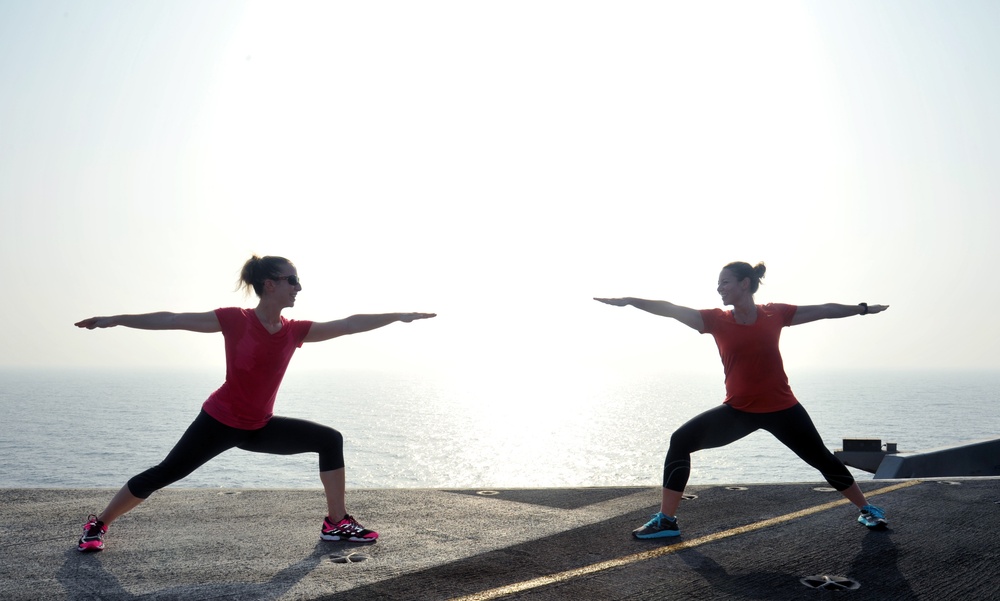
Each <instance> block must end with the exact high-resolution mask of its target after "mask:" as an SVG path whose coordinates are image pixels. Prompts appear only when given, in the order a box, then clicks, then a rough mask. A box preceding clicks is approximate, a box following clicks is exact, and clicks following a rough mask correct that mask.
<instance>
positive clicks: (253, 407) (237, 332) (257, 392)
mask: <svg viewBox="0 0 1000 601" xmlns="http://www.w3.org/2000/svg"><path fill="white" fill-rule="evenodd" d="M215 315H216V317H218V318H219V324H220V325H221V326H222V336H223V337H224V338H225V340H226V382H225V383H224V384H223V385H222V386H221V387H220V388H219V389H218V390H216V391H215V392H213V393H212V395H211V396H209V397H208V400H206V401H205V403H204V404H203V405H202V409H204V410H205V413H207V414H209V415H211V416H212V417H214V418H215V419H217V420H219V421H220V422H222V423H223V424H225V425H227V426H230V427H232V428H239V429H241V430H256V429H258V428H263V427H264V426H265V425H266V424H267V422H268V420H270V419H271V416H272V415H273V413H272V410H273V409H274V399H275V397H276V396H277V395H278V386H280V385H281V379H282V378H284V377H285V370H286V369H287V368H288V362H289V361H291V360H292V353H294V352H295V349H297V348H299V347H300V346H302V342H303V341H304V340H305V337H306V334H308V333H309V328H310V327H311V326H312V322H311V321H296V320H294V319H285V318H284V317H282V318H281V330H279V331H278V332H277V333H276V334H272V333H270V332H268V331H267V328H265V327H264V324H262V323H260V320H259V319H258V318H257V314H256V313H254V310H253V309H240V308H238V307H229V308H225V309H216V310H215Z"/></svg>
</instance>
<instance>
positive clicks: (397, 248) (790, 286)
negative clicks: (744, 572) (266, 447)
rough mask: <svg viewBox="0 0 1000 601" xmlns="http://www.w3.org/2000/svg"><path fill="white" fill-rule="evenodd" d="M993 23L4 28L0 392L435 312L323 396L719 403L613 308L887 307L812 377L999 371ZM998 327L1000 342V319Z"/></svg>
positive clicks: (357, 351) (313, 13) (343, 347)
mask: <svg viewBox="0 0 1000 601" xmlns="http://www.w3.org/2000/svg"><path fill="white" fill-rule="evenodd" d="M997 23H1000V3H998V2H995V1H992V0H984V1H957V2H952V1H944V0H941V1H934V2H928V1H915V0H906V1H902V0H900V1H869V0H866V1H863V2H862V1H858V2H851V1H839V2H835V3H833V2H777V1H774V2H742V1H740V2H694V1H687V2H665V1H662V0H657V1H652V2H611V1H607V2H587V1H579V0H574V1H566V2H557V1H546V0H531V1H525V2H518V1H505V2H469V1H466V0H462V1H455V2H435V1H421V2H280V3H278V2H220V1H210V2H203V1H200V0H199V1H197V2H195V1H178V0H171V1H169V2H168V1H163V2H154V1H150V2H133V1H120V2H119V1H98V0H94V1H88V2H78V1H65V2H55V1H37V0H24V1H12V0H0V203H2V210H3V213H2V221H0V245H2V246H0V249H2V253H3V258H4V264H5V266H6V270H7V273H6V274H5V275H4V280H5V282H6V284H5V286H4V292H3V294H2V295H0V299H2V300H0V302H2V304H3V309H4V310H3V314H4V315H6V316H7V320H8V321H7V324H6V326H5V327H4V335H3V341H4V342H3V345H2V349H0V365H6V366H53V367H55V366H115V365H135V366H149V365H156V366H164V367H174V366H185V367H186V366H193V365H204V366H208V367H211V366H221V365H223V362H224V357H223V350H222V342H221V338H220V337H218V336H215V335H213V336H207V335H203V334H194V333H186V332H166V333H165V332H140V331H135V330H125V329H123V328H117V329H113V330H104V331H95V332H89V331H84V330H78V329H76V328H74V327H73V325H72V324H73V323H74V322H75V321H77V320H79V319H82V318H85V317H89V316H92V315H106V314H113V313H138V312H147V311H155V310H174V311H206V310H211V309H214V308H216V307H219V306H230V305H246V306H251V305H252V304H254V302H255V299H248V298H245V297H243V296H242V295H240V294H238V293H236V292H235V291H234V284H235V280H236V276H237V273H238V270H239V268H240V267H241V265H242V264H243V262H244V261H245V260H246V259H247V258H249V256H250V255H251V254H252V253H255V252H256V253H259V254H278V255H283V256H286V257H288V258H290V259H292V260H293V261H294V262H295V263H296V265H297V267H298V270H299V274H300V275H301V277H302V279H303V284H304V291H303V293H302V294H300V296H299V301H298V304H297V306H296V307H295V308H293V309H291V310H288V311H286V312H285V315H286V316H288V317H292V318H300V319H314V320H327V319H333V318H338V317H342V316H346V315H350V314H353V313H362V312H387V311H433V312H437V313H438V314H439V317H438V318H437V319H434V320H430V321H425V322H418V323H414V324H408V325H404V324H394V325H392V326H390V327H388V328H385V329H383V330H380V331H378V332H374V333H370V334H364V335H361V336H357V337H351V338H349V339H341V340H338V341H333V342H328V343H324V344H323V345H307V346H306V347H305V349H304V350H303V351H300V352H299V353H298V355H297V356H296V359H295V361H294V363H295V364H296V365H298V366H299V367H301V368H305V367H323V366H329V367H362V368H366V367H373V368H389V369H435V370H443V371H450V372H453V373H462V374H467V375H476V374H493V375H498V374H499V375H500V376H501V377H504V378H518V377H520V374H524V373H532V372H533V371H534V372H537V373H550V370H551V372H553V373H558V370H557V368H566V369H570V370H579V369H588V370H602V369H603V370H627V369H630V368H631V367H638V368H640V369H679V370H706V371H711V372H717V373H719V374H720V376H721V366H720V364H719V359H718V354H717V351H716V349H715V346H714V343H713V342H712V340H711V338H710V337H708V336H699V335H698V334H696V333H695V332H693V331H692V330H689V329H687V328H685V327H684V326H681V325H680V324H678V323H676V322H673V321H671V320H666V319H662V318H657V317H654V316H652V315H648V314H645V313H642V312H640V311H638V310H636V309H634V308H624V309H623V308H614V307H609V306H606V305H602V304H599V303H596V302H594V301H593V300H591V299H592V297H594V296H644V297H648V298H659V299H666V300H670V301H673V302H676V303H679V304H682V305H687V306H691V307H696V308H710V307H717V306H720V301H719V298H718V296H717V294H716V293H715V286H716V279H717V276H718V271H719V269H720V267H721V266H722V265H724V264H725V263H727V262H729V261H732V260H745V261H749V262H757V261H764V262H766V264H767V266H768V274H767V277H766V278H765V281H764V285H763V286H762V287H761V290H760V291H759V292H758V294H757V300H758V301H759V302H771V301H773V302H788V303H795V304H811V303H822V302H843V303H857V302H860V301H867V302H869V303H882V304H890V305H891V306H892V308H891V309H890V310H889V311H888V312H887V313H884V314H882V315H878V316H870V317H854V318H848V319H843V320H838V321H828V322H821V323H814V324H809V325H805V326H801V327H796V328H792V329H790V330H786V331H785V332H784V334H783V340H782V344H783V351H784V355H785V361H786V366H788V367H789V368H790V369H792V368H812V367H823V366H832V367H838V368H840V367H864V368H870V369H885V368H893V369H895V368H914V369H930V368H988V369H998V368H1000V344H998V342H997V340H998V337H1000V315H998V312H997V311H996V310H995V309H994V308H993V307H992V305H990V304H989V303H991V302H992V300H993V299H996V298H998V297H1000V274H998V271H997V269H996V265H997V263H998V258H1000V246H998V242H997V240H998V236H997V235H996V231H995V230H996V228H997V224H998V223H1000V202H998V199H1000V194H998V193H1000V168H998V164H997V163H998V157H1000V117H998V111H997V110H996V107H997V106H1000V69H998V64H1000V62H998V59H1000V37H998V36H997V35H996V26H997ZM984 302H985V303H987V305H986V308H982V307H980V303H984Z"/></svg>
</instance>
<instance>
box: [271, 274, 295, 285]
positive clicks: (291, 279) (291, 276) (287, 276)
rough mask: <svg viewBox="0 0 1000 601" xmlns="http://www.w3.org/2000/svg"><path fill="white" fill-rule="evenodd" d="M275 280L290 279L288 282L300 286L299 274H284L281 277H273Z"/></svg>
mask: <svg viewBox="0 0 1000 601" xmlns="http://www.w3.org/2000/svg"><path fill="white" fill-rule="evenodd" d="M272 279H274V280H288V284H289V285H291V286H298V285H299V283H300V281H301V280H299V276H297V275H283V276H281V277H277V278H272Z"/></svg>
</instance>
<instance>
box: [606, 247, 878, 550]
mask: <svg viewBox="0 0 1000 601" xmlns="http://www.w3.org/2000/svg"><path fill="white" fill-rule="evenodd" d="M764 271H765V267H764V264H763V263H758V264H757V265H756V266H751V265H750V264H749V263H744V262H741V261H740V262H734V263H730V264H729V265H726V266H725V267H724V268H723V269H722V272H721V273H720V274H719V285H718V292H719V294H720V295H721V296H722V304H723V305H731V306H732V307H733V309H732V310H731V311H724V310H722V309H706V310H700V311H699V310H695V309H690V308H688V307H681V306H679V305H675V304H673V303H668V302H666V301H654V300H645V299H641V298H598V299H595V300H598V301H600V302H603V303H607V304H609V305H614V306H618V307H625V306H628V305H632V306H633V307H636V308H637V309H642V310H643V311H647V312H649V313H653V314H654V315H660V316H663V317H671V318H673V319H676V320H677V321H679V322H681V323H682V324H684V325H686V326H688V327H690V328H693V329H695V330H697V331H698V332H700V333H702V334H712V336H713V337H714V338H715V342H716V344H717V345H718V347H719V356H720V357H721V358H722V366H723V370H724V372H725V375H726V399H725V402H724V403H723V404H722V405H720V406H719V407H716V408H714V409H710V410H708V411H706V412H704V413H702V414H701V415H698V416H696V417H694V418H693V419H691V420H689V421H688V422H687V423H685V424H684V425H682V426H681V427H680V428H678V429H677V431H676V432H674V434H673V435H672V436H671V437H670V447H669V450H668V451H667V458H666V460H665V461H664V465H663V496H662V499H661V503H660V511H659V513H657V514H656V515H654V516H653V518H652V519H651V520H650V521H649V522H647V523H646V524H645V525H644V526H642V527H641V528H637V529H636V530H634V531H633V532H632V534H633V536H635V537H636V538H641V539H647V538H663V537H668V536H678V535H679V534H680V529H679V528H678V526H677V519H676V517H675V513H676V511H677V507H678V506H679V505H680V502H681V496H682V494H683V492H684V487H685V486H686V485H687V481H688V477H689V475H690V473H691V453H693V452H695V451H698V450H701V449H709V448H715V447H721V446H724V445H727V444H729V443H732V442H735V441H737V440H739V439H740V438H743V437H744V436H746V435H748V434H750V433H751V432H754V431H756V430H760V429H764V430H767V431H768V432H770V433H771V434H773V435H774V436H775V437H776V438H777V439H778V440H779V441H781V442H782V443H783V444H784V445H785V446H787V447H788V448H789V449H791V450H792V451H793V452H795V454H796V455H798V456H799V457H800V458H802V460H803V461H805V462H806V463H808V464H809V465H811V466H813V467H815V468H816V469H817V470H819V471H820V473H821V474H822V475H823V478H824V479H826V481H827V482H829V483H830V486H833V487H834V488H835V489H837V490H839V491H840V492H841V493H842V494H843V495H844V496H845V497H847V498H848V499H849V500H850V501H851V502H852V503H854V504H855V505H856V506H857V507H858V508H859V509H860V510H861V515H860V516H859V517H858V521H859V522H860V523H862V524H864V525H865V526H868V527H869V528H884V527H885V526H886V524H887V522H886V519H885V512H884V511H882V509H881V508H879V507H875V506H874V505H869V504H868V501H867V499H866V498H865V495H864V493H862V492H861V489H860V488H859V487H858V484H857V482H855V481H854V477H853V476H851V473H850V471H848V469H847V468H846V467H845V466H844V464H843V463H842V462H841V461H840V460H839V459H837V457H836V456H835V455H834V454H833V453H831V452H830V450H829V449H827V448H826V446H825V445H824V444H823V439H822V438H821V437H820V435H819V433H818V432H817V431H816V427H815V426H814V425H813V423H812V420H811V419H810V418H809V414H808V413H806V410H805V409H804V408H803V407H802V405H800V404H799V402H798V400H797V399H796V398H795V395H793V394H792V389H791V388H790V387H789V385H788V377H787V376H786V375H785V369H784V366H783V364H782V361H781V353H780V352H779V351H778V338H779V336H780V334H781V329H782V328H784V327H786V326H794V325H799V324H803V323H808V322H810V321H816V320H819V319H834V318H839V317H848V316H850V315H867V314H869V313H880V312H882V311H884V310H886V309H887V308H888V306H882V305H868V304H867V303H861V304H859V305H838V304H833V303H830V304H825V305H811V306H801V307H799V306H795V305H784V304H766V305H758V304H755V303H754V298H753V295H754V293H755V292H757V288H758V286H760V280H761V278H763V277H764Z"/></svg>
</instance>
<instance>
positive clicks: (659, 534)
mask: <svg viewBox="0 0 1000 601" xmlns="http://www.w3.org/2000/svg"><path fill="white" fill-rule="evenodd" d="M680 535H681V529H680V528H678V527H677V519H676V518H672V517H669V516H667V515H665V514H663V513H659V512H657V514H656V515H654V516H653V519H651V520H649V521H648V522H646V524H645V525H644V526H643V527H642V528H636V529H635V530H633V531H632V536H634V537H636V538H640V539H647V538H666V537H668V536H680Z"/></svg>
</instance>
